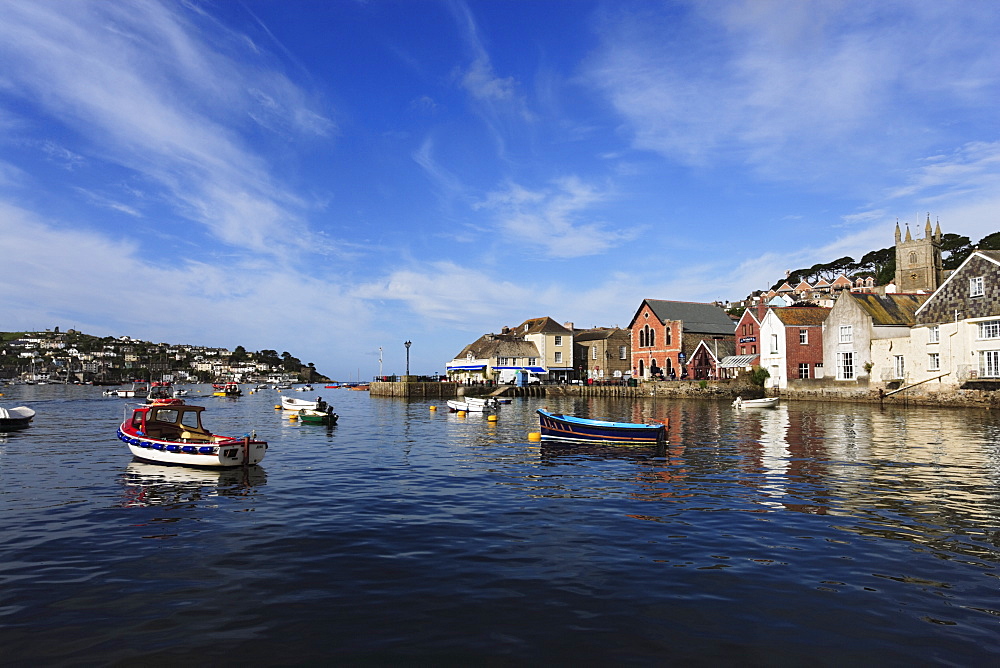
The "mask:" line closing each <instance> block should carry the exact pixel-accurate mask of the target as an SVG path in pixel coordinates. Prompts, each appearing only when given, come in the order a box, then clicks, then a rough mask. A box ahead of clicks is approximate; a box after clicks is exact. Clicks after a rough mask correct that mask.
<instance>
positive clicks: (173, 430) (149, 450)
mask: <svg viewBox="0 0 1000 668" xmlns="http://www.w3.org/2000/svg"><path fill="white" fill-rule="evenodd" d="M204 410H205V407H204V406H193V405H190V404H171V405H158V404H149V405H144V406H137V407H135V408H134V410H133V411H132V415H131V417H127V418H126V419H125V420H124V421H123V422H122V424H121V426H120V427H118V438H119V440H121V441H122V442H124V443H125V444H126V445H128V448H129V450H130V451H131V452H132V454H133V455H135V456H136V457H138V458H139V459H144V460H146V461H150V462H156V463H159V464H184V465H187V466H212V467H226V466H242V465H252V464H257V463H259V462H260V461H261V460H262V459H264V454H265V453H266V452H267V442H266V441H259V440H257V438H256V436H255V435H253V434H246V435H244V436H223V435H221V434H213V433H212V432H210V431H209V430H208V429H206V428H205V427H204V426H203V425H202V422H201V413H202V411H204Z"/></svg>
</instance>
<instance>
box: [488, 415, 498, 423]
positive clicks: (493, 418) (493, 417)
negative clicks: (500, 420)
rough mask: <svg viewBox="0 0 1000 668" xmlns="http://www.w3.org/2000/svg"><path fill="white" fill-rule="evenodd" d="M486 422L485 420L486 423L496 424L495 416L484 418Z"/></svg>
mask: <svg viewBox="0 0 1000 668" xmlns="http://www.w3.org/2000/svg"><path fill="white" fill-rule="evenodd" d="M486 420H487V422H496V421H497V416H496V415H490V416H489V417H487V418H486Z"/></svg>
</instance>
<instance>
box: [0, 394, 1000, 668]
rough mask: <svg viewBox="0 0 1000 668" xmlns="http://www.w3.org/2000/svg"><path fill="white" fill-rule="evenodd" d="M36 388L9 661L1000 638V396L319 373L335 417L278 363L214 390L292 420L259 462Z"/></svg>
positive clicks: (2, 495)
mask: <svg viewBox="0 0 1000 668" xmlns="http://www.w3.org/2000/svg"><path fill="white" fill-rule="evenodd" d="M23 391H24V392H25V393H33V394H32V396H27V395H25V396H22V397H19V402H20V403H25V404H27V405H31V406H32V407H33V408H35V409H36V410H38V415H39V417H38V418H36V422H35V424H34V425H33V426H32V428H31V429H30V430H25V431H24V432H20V433H18V434H17V435H16V437H15V436H14V435H11V437H10V438H9V440H8V441H6V442H4V441H0V510H2V512H0V522H2V529H3V532H4V538H5V539H4V540H3V541H0V647H3V656H4V659H6V660H7V661H8V662H11V663H14V662H21V663H24V664H28V663H29V662H32V663H33V664H39V663H41V664H46V665H67V664H88V665H89V664H112V665H119V664H128V663H150V664H164V665H165V664H168V663H169V664H171V665H173V664H177V663H181V662H186V661H194V662H197V663H199V664H202V663H213V664H219V665H237V664H254V665H270V664H284V663H289V662H292V663H296V664H326V663H331V662H337V663H342V664H366V663H377V664H414V663H427V664H431V663H434V664H452V665H475V664H479V663H484V662H486V663H503V664H513V663H518V664H535V663H556V664H574V663H578V664H586V665H592V664H595V663H601V664H609V665H611V664H614V665H619V664H624V665H661V664H663V663H664V662H667V663H670V662H674V663H678V664H684V665H728V664H732V665H773V664H789V665H809V664H811V663H815V662H817V661H818V662H820V663H825V664H826V665H840V664H849V663H852V662H857V661H859V660H860V661H862V662H864V663H873V662H874V660H873V657H876V658H877V661H878V662H880V663H881V664H889V665H913V664H927V663H934V664H938V663H940V664H946V665H989V664H991V662H992V661H993V660H995V657H996V655H997V654H998V653H1000V641H998V638H1000V634H998V633H997V632H998V630H1000V628H998V627H1000V624H998V620H1000V606H998V605H997V603H996V601H997V596H996V592H997V588H998V586H1000V585H998V580H1000V577H998V575H1000V535H998V528H1000V503H998V501H1000V415H997V414H994V413H992V412H986V411H978V410H977V411H964V410H934V409H909V410H906V409H902V408H900V407H887V408H886V409H884V410H881V409H879V408H878V407H873V406H862V405H852V404H822V403H806V402H802V403H785V404H781V405H779V406H778V407H776V408H773V409H765V410H743V411H736V410H734V409H732V407H731V406H730V404H729V402H728V401H724V400H718V401H714V400H704V401H693V400H669V401H666V400H654V399H640V400H632V399H617V398H598V397H586V398H572V397H551V398H548V399H520V400H517V401H515V402H514V403H512V404H509V405H504V406H503V407H502V408H501V409H500V411H499V414H498V421H497V422H490V421H488V420H486V419H484V418H483V417H482V416H479V415H466V416H464V417H460V416H458V415H457V414H454V413H449V412H448V411H447V410H445V409H443V408H442V406H443V405H444V403H443V402H442V401H441V400H439V399H435V400H427V401H420V400H414V401H405V400H400V399H379V398H369V396H368V395H367V393H359V392H329V393H327V392H326V391H324V393H323V394H324V398H327V399H328V400H329V399H332V403H333V404H334V406H335V407H336V410H337V412H338V413H339V414H340V420H339V421H338V424H337V425H336V426H335V427H333V428H331V429H327V428H325V427H322V426H316V425H303V424H298V423H296V422H293V421H289V420H288V419H287V418H286V417H283V415H282V413H281V411H275V410H274V409H273V405H274V404H275V403H276V402H277V394H276V393H274V392H261V393H256V394H253V395H247V396H244V397H241V398H239V399H237V400H213V399H212V398H211V397H203V398H202V399H201V400H202V401H204V402H205V404H206V405H207V406H208V407H209V413H210V415H209V416H208V417H209V420H210V422H211V424H212V426H213V428H214V429H215V430H217V431H220V432H233V433H243V432H245V431H248V430H249V429H251V428H253V429H256V430H257V433H258V435H260V436H261V437H262V438H264V439H265V440H267V441H268V442H269V444H270V447H269V449H268V457H267V460H266V462H265V464H266V472H265V468H264V467H263V466H258V467H250V468H248V469H247V470H245V471H244V470H243V469H241V468H236V469H227V470H212V469H207V470H200V469H189V468H184V467H172V466H169V467H168V466H162V465H156V464H149V463H144V462H140V461H134V460H132V456H131V454H130V453H129V451H128V450H127V448H124V447H123V446H122V445H121V443H120V441H118V440H117V439H116V438H115V437H114V434H115V428H116V426H117V423H118V422H119V421H120V420H121V402H120V401H118V400H109V399H107V398H103V399H102V398H99V397H100V390H99V389H98V388H63V389H54V388H49V389H30V390H28V389H25V390H23ZM88 392H91V393H93V395H94V396H90V394H88ZM194 394H196V393H194ZM327 394H329V396H326V395H327ZM193 401H195V402H197V401H198V399H197V398H195V399H193ZM431 405H437V406H438V410H436V411H432V410H430V406H431ZM543 406H546V407H548V408H549V409H550V410H552V411H554V412H557V413H570V414H576V415H581V416H583V417H591V418H606V419H613V420H623V421H629V422H652V421H654V420H665V419H668V420H669V421H670V428H669V432H668V439H667V443H666V445H665V446H664V447H661V448H656V447H650V448H646V447H638V448H636V447H623V448H617V447H609V446H606V445H603V446H588V445H578V446H566V445H557V444H552V443H549V442H542V443H529V442H528V441H527V434H528V433H529V432H532V431H537V430H538V418H537V415H536V414H535V410H536V409H537V408H540V407H543ZM154 538H155V539H158V540H150V539H154ZM164 539H166V540H164ZM290 648H293V650H292V649H290ZM290 651H291V652H292V653H291V654H290Z"/></svg>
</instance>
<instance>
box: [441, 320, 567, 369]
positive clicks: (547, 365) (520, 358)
mask: <svg viewBox="0 0 1000 668" xmlns="http://www.w3.org/2000/svg"><path fill="white" fill-rule="evenodd" d="M445 369H446V371H447V373H448V377H449V379H450V380H455V381H457V382H463V383H467V382H472V383H478V382H494V383H510V382H513V380H514V374H515V373H516V372H517V371H521V370H523V371H527V372H528V373H530V374H532V375H536V376H537V377H538V378H539V380H540V381H548V382H566V381H569V380H570V379H571V378H572V374H573V323H567V324H566V325H561V324H559V323H558V322H556V321H555V320H553V319H552V318H549V317H543V318H531V319H529V320H525V321H524V322H523V323H521V324H520V325H518V326H517V327H504V328H503V329H502V330H501V331H500V333H499V334H484V335H483V336H481V337H479V338H478V339H476V340H475V341H474V342H472V343H470V344H469V345H467V346H465V348H463V349H462V351H461V352H460V353H459V354H458V355H456V356H455V358H454V359H453V360H451V361H450V362H448V363H447V364H446V365H445Z"/></svg>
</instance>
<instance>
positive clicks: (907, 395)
mask: <svg viewBox="0 0 1000 668" xmlns="http://www.w3.org/2000/svg"><path fill="white" fill-rule="evenodd" d="M370 393H371V396H373V397H405V398H411V399H416V398H421V399H427V398H432V399H452V398H455V397H459V396H494V397H624V398H629V397H632V398H650V397H653V398H678V399H680V398H685V399H727V400H732V399H735V398H736V397H737V396H741V397H743V398H744V399H756V398H760V397H764V396H770V397H774V396H776V397H779V398H781V400H782V401H841V402H849V403H864V404H880V405H883V406H893V405H895V406H937V407H962V408H986V409H991V410H1000V384H998V383H985V382H980V383H967V384H966V385H963V386H962V387H961V388H960V389H957V390H950V391H935V388H933V387H927V386H923V385H922V386H919V387H918V386H913V387H904V388H901V389H900V390H896V391H893V392H890V393H885V392H879V390H878V389H875V388H870V387H868V386H867V385H853V386H851V387H843V386H838V384H837V383H835V382H833V381H822V380H813V381H807V382H801V383H795V382H791V383H789V386H788V387H787V388H784V389H781V390H778V389H775V388H766V389H762V388H760V387H757V386H754V385H751V384H749V383H748V382H739V381H727V380H722V381H705V380H675V381H645V382H641V383H638V384H637V385H635V386H629V385H573V384H565V385H562V384H558V385H557V384H552V385H529V386H527V387H516V386H513V385H464V384H462V383H452V382H423V381H416V380H414V381H407V380H405V377H403V379H402V380H399V381H385V382H380V381H376V382H373V383H371V386H370Z"/></svg>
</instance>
